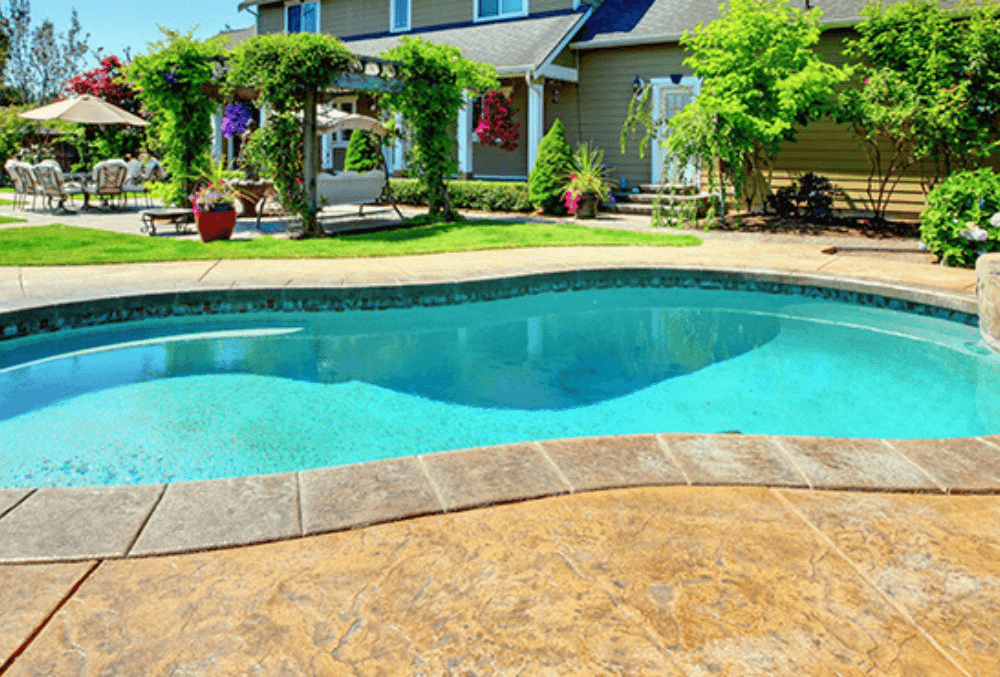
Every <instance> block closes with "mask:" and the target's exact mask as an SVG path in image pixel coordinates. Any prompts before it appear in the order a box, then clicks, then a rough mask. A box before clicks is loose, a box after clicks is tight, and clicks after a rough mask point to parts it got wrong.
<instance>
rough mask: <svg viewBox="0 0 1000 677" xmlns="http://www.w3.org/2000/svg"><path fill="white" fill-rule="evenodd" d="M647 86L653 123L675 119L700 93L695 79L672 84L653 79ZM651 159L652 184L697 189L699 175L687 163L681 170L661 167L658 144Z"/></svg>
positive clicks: (661, 152)
mask: <svg viewBox="0 0 1000 677" xmlns="http://www.w3.org/2000/svg"><path fill="white" fill-rule="evenodd" d="M651 86H652V87H653V91H652V97H653V119H654V120H659V119H665V120H669V119H670V118H672V117H674V116H675V115H677V113H679V112H681V110H683V109H684V106H686V105H688V104H689V103H691V102H692V101H694V99H695V97H696V96H698V90H699V89H700V87H699V82H698V80H697V78H688V77H685V78H680V82H678V83H676V84H675V83H674V82H673V80H672V79H671V78H663V79H654V80H653V81H652V82H651ZM651 155H652V159H653V166H652V176H653V183H674V182H676V183H683V184H687V185H693V186H699V185H700V183H701V171H700V168H699V167H698V165H697V164H696V163H694V162H691V163H688V164H687V165H685V166H684V167H675V166H673V164H671V165H670V166H664V160H665V159H666V151H665V150H664V148H663V147H662V146H661V145H660V144H658V143H657V144H654V145H653V152H652V153H651Z"/></svg>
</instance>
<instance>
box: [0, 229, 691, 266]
mask: <svg viewBox="0 0 1000 677" xmlns="http://www.w3.org/2000/svg"><path fill="white" fill-rule="evenodd" d="M699 244H701V240H699V239H698V238H696V237H692V236H690V235H660V234H652V233H633V232H629V231H622V230H605V229H597V228H587V227H584V226H577V225H573V224H541V223H506V222H495V221H494V222H489V223H482V222H475V223H470V222H464V223H448V224H434V225H429V226H418V227H414V228H409V229H406V230H393V231H385V232H380V233H367V234H363V235H345V236H340V237H333V238H321V239H315V240H301V241H300V240H285V239H277V238H274V237H261V238H256V239H253V240H233V241H216V242H210V243H207V244H206V243H202V242H197V241H190V240H173V239H169V238H162V237H148V236H142V235H124V234H121V233H111V232H107V231H103V230H92V229H90V228H78V227H75V226H63V225H58V224H56V225H51V226H38V227H34V228H6V229H3V230H0V265H4V266H42V265H84V264H92V263H136V262H143V261H199V260H206V259H314V258H315V259H319V258H331V259H334V258H364V257H373V256H400V255H406V254H437V253H441V252H459V251H475V250H484V249H514V248H520V247H559V246H637V245H641V246H659V247H691V246H696V245H699Z"/></svg>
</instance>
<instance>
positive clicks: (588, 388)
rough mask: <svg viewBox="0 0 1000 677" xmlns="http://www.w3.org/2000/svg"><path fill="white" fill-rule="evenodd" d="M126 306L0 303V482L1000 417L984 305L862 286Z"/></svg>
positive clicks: (598, 283)
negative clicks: (956, 304)
mask: <svg viewBox="0 0 1000 677" xmlns="http://www.w3.org/2000/svg"><path fill="white" fill-rule="evenodd" d="M132 308H133V310H134V309H135V308H139V309H141V312H124V313H122V312H118V313H117V314H116V312H109V311H108V310H107V309H106V308H102V307H100V306H96V307H93V308H89V309H87V308H77V309H76V310H74V311H73V312H69V311H67V312H63V313H62V314H59V313H56V314H54V315H51V314H50V316H48V317H45V318H42V319H39V318H37V317H34V316H31V317H29V315H24V316H23V317H22V321H21V323H20V324H11V323H8V324H6V325H4V324H3V323H2V322H0V326H5V327H6V329H4V331H5V333H6V334H7V335H15V336H14V337H13V338H10V340H7V341H3V342H0V449H4V450H5V451H4V452H2V453H4V455H5V458H4V463H3V464H2V469H0V487H3V486H7V487H14V486H50V485H61V486H82V485H114V484H138V483H147V482H163V481H179V480H190V479H208V478H217V477H233V476H243V475H257V474H266V473H276V472H286V471H295V470H303V469H307V468H315V467H322V466H329V465H338V464H346V463H354V462H359V461H364V460H372V459H377V458H388V457H395V456H405V455H412V454H418V453H427V452H433V451H440V450H444V449H457V448H464V447H474V446H485V445H492V444H502V443H506V442H516V441H522V440H532V439H551V438H563V437H575V436H586V435H607V434H630V433H643V432H682V431H683V432H708V433H718V432H732V431H739V432H742V433H747V434H750V433H769V434H783V435H791V434H796V435H817V436H838V437H887V438H888V437H904V438H928V437H955V436H970V435H984V434H991V433H997V432H1000V407H998V405H997V403H996V402H997V399H998V398H997V394H998V390H1000V359H998V358H997V356H996V355H995V354H993V353H992V352H990V351H988V350H986V349H985V348H984V347H983V344H982V343H981V341H980V336H979V333H978V331H977V329H976V328H975V327H974V326H973V324H974V321H975V316H971V315H967V314H963V313H960V312H956V311H950V310H946V309H941V308H935V307H933V306H924V305H921V304H918V303H912V302H907V301H899V300H896V299H886V298H882V297H878V296H872V295H866V294H858V293H853V292H838V291H835V290H830V289H822V288H815V287H802V286H795V285H787V284H777V283H755V282H748V281H746V280H742V279H739V278H734V277H725V276H721V277H720V276H700V277H699V276H691V275H668V274H664V273H663V272H662V271H631V272H629V273H627V274H626V275H622V274H620V273H614V274H610V273H609V272H608V271H591V272H588V273H574V274H561V275H547V276H538V277H533V278H519V279H513V280H510V279H508V280H502V281H492V282H481V283H467V284H464V285H438V286H433V285H432V286H424V287H412V288H395V289H391V290H387V289H381V290H350V291H344V292H340V291H336V290H334V291H330V290H322V291H321V290H299V291H298V292H295V293H294V294H290V293H286V294H284V295H280V294H277V293H269V292H266V291H265V292H254V293H253V294H244V295H243V296H238V295H237V296H234V295H231V294H230V295H221V296H218V297H206V296H204V295H202V296H200V297H199V296H188V297H184V296H177V297H174V296H170V297H149V298H146V299H139V300H137V301H135V302H134V303H133V304H132ZM376 310H377V312H373V311H376ZM133 317H143V318H145V319H143V320H142V321H136V322H131V321H120V320H128V319H129V318H133ZM60 318H62V319H60ZM66 318H69V319H66ZM32 322H34V324H33V325H32V324H31V323H32ZM89 323H92V324H93V325H94V326H90V327H87V326H80V325H87V324H89ZM60 324H61V325H62V326H77V327H78V328H75V329H65V330H63V331H58V332H55V333H48V332H45V330H46V329H52V328H54V327H56V326H60ZM11 327H14V329H11ZM39 331H41V332H43V333H37V332H39Z"/></svg>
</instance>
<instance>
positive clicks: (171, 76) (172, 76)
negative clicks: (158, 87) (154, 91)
mask: <svg viewBox="0 0 1000 677" xmlns="http://www.w3.org/2000/svg"><path fill="white" fill-rule="evenodd" d="M163 80H164V81H165V82H169V83H170V84H176V83H177V74H176V73H170V72H167V73H164V74H163Z"/></svg>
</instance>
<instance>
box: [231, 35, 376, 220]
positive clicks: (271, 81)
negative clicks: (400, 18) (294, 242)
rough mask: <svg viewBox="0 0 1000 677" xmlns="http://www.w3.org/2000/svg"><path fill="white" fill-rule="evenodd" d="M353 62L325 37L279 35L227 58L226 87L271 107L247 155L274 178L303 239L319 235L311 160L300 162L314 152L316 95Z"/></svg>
mask: <svg viewBox="0 0 1000 677" xmlns="http://www.w3.org/2000/svg"><path fill="white" fill-rule="evenodd" d="M355 59H356V57H355V56H354V54H353V53H352V52H351V51H350V50H348V49H347V48H346V47H344V45H343V44H341V43H340V41H339V40H337V39H336V38H333V37H331V36H329V35H323V34H315V33H292V34H280V33H279V34H273V35H263V36H258V37H255V38H251V39H250V40H247V41H246V42H244V43H242V44H240V45H238V46H237V47H236V49H235V50H234V51H233V53H232V56H231V57H230V60H229V72H228V75H227V84H228V86H229V87H230V88H235V87H237V86H243V87H251V88H253V89H255V90H256V91H257V104H258V105H260V106H263V105H265V104H266V105H267V106H268V107H269V109H270V110H269V111H268V115H267V123H266V124H265V125H263V126H262V127H261V128H260V129H258V130H257V131H255V132H254V133H253V135H252V136H251V137H250V141H249V143H248V146H247V149H246V151H245V152H246V154H247V156H248V157H249V158H250V159H251V160H252V161H253V162H254V163H255V164H258V165H259V166H261V168H262V169H263V170H264V173H265V174H267V175H269V176H271V177H273V181H274V186H275V189H276V190H277V191H278V197H279V199H280V200H281V203H282V205H284V206H285V208H286V209H288V210H289V211H292V212H295V213H296V214H298V215H299V216H300V217H301V218H302V223H303V234H304V235H305V236H307V237H309V236H317V235H321V234H322V229H321V228H320V226H319V223H318V221H317V218H316V215H317V212H318V208H317V205H316V173H315V162H303V158H311V157H315V154H316V141H317V139H316V132H315V129H316V126H315V121H316V104H317V102H318V98H319V92H320V91H321V90H322V89H323V88H325V87H329V86H330V84H331V83H332V82H333V81H334V80H335V79H336V78H337V77H338V76H340V75H341V74H342V73H343V72H344V71H345V70H347V68H348V66H349V65H350V64H351V63H352V62H353V61H355ZM300 113H301V115H302V117H300ZM303 123H304V124H303Z"/></svg>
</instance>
